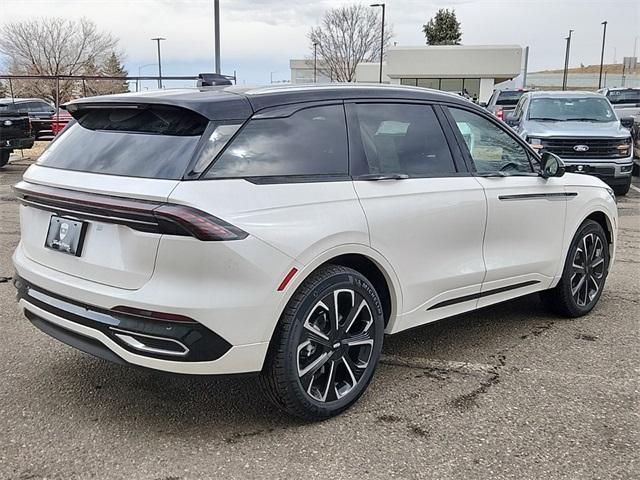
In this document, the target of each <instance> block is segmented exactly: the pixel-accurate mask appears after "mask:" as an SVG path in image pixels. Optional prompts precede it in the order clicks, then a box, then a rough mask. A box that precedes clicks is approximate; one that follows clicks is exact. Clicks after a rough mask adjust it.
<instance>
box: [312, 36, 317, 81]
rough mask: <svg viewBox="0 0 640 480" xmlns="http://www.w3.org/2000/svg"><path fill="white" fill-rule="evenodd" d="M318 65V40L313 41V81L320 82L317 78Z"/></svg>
mask: <svg viewBox="0 0 640 480" xmlns="http://www.w3.org/2000/svg"><path fill="white" fill-rule="evenodd" d="M317 66H318V42H313V83H317V82H318V78H317V74H316V72H317Z"/></svg>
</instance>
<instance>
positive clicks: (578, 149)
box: [573, 145, 589, 152]
mask: <svg viewBox="0 0 640 480" xmlns="http://www.w3.org/2000/svg"><path fill="white" fill-rule="evenodd" d="M573 149H574V150H575V151H576V152H586V151H587V150H589V145H576V146H575V147H573Z"/></svg>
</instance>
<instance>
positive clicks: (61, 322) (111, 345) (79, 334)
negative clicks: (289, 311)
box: [18, 297, 269, 375]
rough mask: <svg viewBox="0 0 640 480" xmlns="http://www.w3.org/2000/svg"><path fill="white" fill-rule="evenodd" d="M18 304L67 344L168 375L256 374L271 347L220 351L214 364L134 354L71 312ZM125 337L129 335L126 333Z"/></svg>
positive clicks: (24, 302) (27, 301) (23, 301)
mask: <svg viewBox="0 0 640 480" xmlns="http://www.w3.org/2000/svg"><path fill="white" fill-rule="evenodd" d="M18 305H19V307H20V308H21V310H22V311H23V313H24V314H25V316H26V317H27V318H28V319H29V320H30V321H31V323H33V324H34V325H35V326H36V327H38V328H39V329H40V330H42V331H43V332H45V333H46V334H48V335H50V336H52V337H53V338H56V339H57V340H60V341H61V342H63V343H66V344H67V345H70V346H72V347H75V348H77V349H79V350H81V351H83V352H86V353H89V354H91V355H94V356H97V357H100V358H103V359H105V360H109V361H112V362H116V363H121V364H130V365H135V366H139V367H145V368H150V369H154V370H161V371H165V372H172V373H180V374H190V375H223V374H236V373H249V372H256V371H259V370H260V369H261V368H262V361H263V359H264V356H265V353H266V350H267V348H268V345H269V344H268V342H265V343H256V344H250V345H236V346H231V347H229V348H228V349H226V347H223V348H218V349H217V350H216V351H215V353H214V354H215V355H217V354H219V353H221V352H223V351H224V353H223V354H222V355H221V356H220V357H219V358H218V359H216V360H210V361H193V362H189V361H184V360H178V359H176V360H167V359H161V358H158V355H153V356H151V355H149V354H148V353H145V352H139V353H133V351H131V348H130V347H128V346H125V345H123V343H122V342H119V341H118V340H117V337H114V335H113V334H110V333H108V332H107V331H106V330H105V328H104V326H87V325H84V324H82V323H80V322H78V321H77V319H74V318H73V315H71V314H69V312H65V311H63V310H59V311H57V312H56V313H53V312H52V311H50V308H43V306H42V305H40V306H38V305H36V304H35V303H33V302H32V300H31V299H30V298H29V297H26V298H25V297H23V298H20V301H19V304H18ZM47 307H49V306H47ZM114 333H115V332H114ZM135 333H139V332H135ZM124 334H125V335H126V332H125V333H124Z"/></svg>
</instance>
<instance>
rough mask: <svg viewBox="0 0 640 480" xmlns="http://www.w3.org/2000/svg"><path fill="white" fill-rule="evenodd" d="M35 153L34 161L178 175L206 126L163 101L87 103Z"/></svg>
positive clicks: (76, 167) (97, 170)
mask: <svg viewBox="0 0 640 480" xmlns="http://www.w3.org/2000/svg"><path fill="white" fill-rule="evenodd" d="M73 114H74V118H75V119H76V120H77V122H76V123H74V124H73V125H71V126H69V127H68V128H67V129H66V130H65V131H64V132H63V133H62V134H61V135H60V136H59V137H58V138H56V140H55V141H53V142H52V143H51V145H50V146H49V148H48V149H47V150H46V151H45V152H44V153H43V154H42V155H41V156H40V159H39V160H38V164H39V165H43V166H46V167H52V168H61V169H66V170H76V171H81V172H90V173H102V174H107V175H124V176H130V177H145V178H160V179H174V180H177V179H180V178H182V176H183V175H184V172H185V170H186V168H187V165H188V164H189V161H190V160H191V157H192V156H193V153H194V150H195V148H196V145H197V143H198V141H199V140H200V137H201V135H202V133H203V132H204V130H205V128H206V126H207V123H208V121H207V119H206V118H204V117H203V116H201V115H199V114H197V113H195V112H192V111H190V110H186V109H181V108H175V107H164V106H153V107H149V106H135V107H134V106H132V107H118V108H87V109H83V110H80V111H76V112H73Z"/></svg>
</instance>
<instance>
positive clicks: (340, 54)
mask: <svg viewBox="0 0 640 480" xmlns="http://www.w3.org/2000/svg"><path fill="white" fill-rule="evenodd" d="M381 26H382V25H381V20H380V17H379V14H378V13H377V10H373V9H371V8H367V7H364V6H362V5H359V4H354V5H347V6H344V7H338V8H334V9H331V10H328V11H327V12H326V13H325V14H324V17H323V19H322V23H321V25H320V26H318V27H313V28H312V29H311V31H310V32H309V35H308V36H309V40H310V41H311V50H312V51H313V44H314V43H315V44H317V49H318V59H319V61H318V67H317V68H318V71H320V72H322V73H323V74H324V75H326V76H328V77H330V78H331V79H332V80H334V81H338V82H353V81H355V75H356V66H357V65H358V64H359V63H361V62H373V61H379V59H380V35H381ZM392 36H393V32H392V31H391V28H389V27H388V26H387V25H385V32H384V45H385V50H386V46H387V44H388V43H389V40H390V39H391V37H392Z"/></svg>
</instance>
